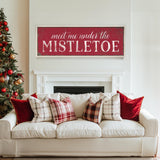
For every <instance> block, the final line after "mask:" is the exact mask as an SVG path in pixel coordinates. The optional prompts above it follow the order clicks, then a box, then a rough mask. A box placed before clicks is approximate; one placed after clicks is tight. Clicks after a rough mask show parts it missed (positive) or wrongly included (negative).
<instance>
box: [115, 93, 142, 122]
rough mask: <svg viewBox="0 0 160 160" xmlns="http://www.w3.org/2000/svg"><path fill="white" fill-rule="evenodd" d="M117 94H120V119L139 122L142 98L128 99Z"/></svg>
mask: <svg viewBox="0 0 160 160" xmlns="http://www.w3.org/2000/svg"><path fill="white" fill-rule="evenodd" d="M117 93H119V94H120V101H121V117H122V118H123V119H129V120H134V121H139V112H140V109H141V105H142V101H143V98H144V97H139V98H136V99H130V98H128V97H127V96H125V95H124V94H122V93H121V92H119V91H117Z"/></svg>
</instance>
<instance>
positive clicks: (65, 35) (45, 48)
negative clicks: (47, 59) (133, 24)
mask: <svg viewBox="0 0 160 160" xmlns="http://www.w3.org/2000/svg"><path fill="white" fill-rule="evenodd" d="M37 32H38V33H37V34H38V54H37V55H38V56H123V55H124V27H38V29H37Z"/></svg>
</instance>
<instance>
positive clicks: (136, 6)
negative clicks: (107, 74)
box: [131, 0, 160, 119]
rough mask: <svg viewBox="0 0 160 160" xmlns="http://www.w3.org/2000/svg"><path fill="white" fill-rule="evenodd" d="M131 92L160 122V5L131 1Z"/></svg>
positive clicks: (152, 1)
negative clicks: (139, 97) (142, 101)
mask: <svg viewBox="0 0 160 160" xmlns="http://www.w3.org/2000/svg"><path fill="white" fill-rule="evenodd" d="M131 26H132V58H131V59H132V78H131V79H132V91H133V92H134V93H136V94H137V95H139V96H140V95H144V97H145V98H144V105H145V107H146V108H147V109H148V110H149V111H150V112H151V113H153V114H154V115H156V116H157V117H159V119H160V101H159V98H160V1H159V0H147V1H146V0H140V1H139V0H132V25H131Z"/></svg>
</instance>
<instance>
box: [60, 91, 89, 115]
mask: <svg viewBox="0 0 160 160" xmlns="http://www.w3.org/2000/svg"><path fill="white" fill-rule="evenodd" d="M60 97H61V100H63V99H64V98H66V97H69V98H70V100H71V102H72V106H73V109H74V111H75V114H76V117H77V118H81V117H82V114H83V111H84V109H85V108H86V106H87V104H88V99H89V98H90V94H89V93H86V94H66V93H61V94H60Z"/></svg>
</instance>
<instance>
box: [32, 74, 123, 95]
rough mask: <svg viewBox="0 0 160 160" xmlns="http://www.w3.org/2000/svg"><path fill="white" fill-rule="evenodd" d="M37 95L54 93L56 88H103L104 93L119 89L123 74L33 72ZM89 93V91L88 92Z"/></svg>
mask: <svg viewBox="0 0 160 160" xmlns="http://www.w3.org/2000/svg"><path fill="white" fill-rule="evenodd" d="M33 73H34V78H35V84H36V91H37V93H50V94H51V93H55V91H54V88H55V87H56V86H59V87H63V86H66V87H67V86H68V87H69V86H70V87H71V86H74V87H81V86H83V87H88V88H89V87H91V86H92V87H104V92H116V91H117V90H119V89H120V84H121V79H122V77H123V74H124V73H123V72H42V71H33ZM89 91H90V90H89Z"/></svg>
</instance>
